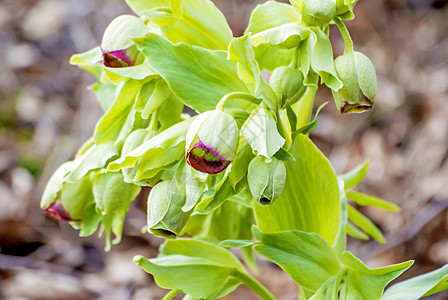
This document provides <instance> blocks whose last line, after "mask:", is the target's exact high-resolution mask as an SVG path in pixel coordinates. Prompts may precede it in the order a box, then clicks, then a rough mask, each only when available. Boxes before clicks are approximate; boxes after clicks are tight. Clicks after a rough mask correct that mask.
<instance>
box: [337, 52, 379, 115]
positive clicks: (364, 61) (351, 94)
mask: <svg viewBox="0 0 448 300" xmlns="http://www.w3.org/2000/svg"><path fill="white" fill-rule="evenodd" d="M335 68H336V72H337V75H338V77H339V79H340V80H341V81H342V83H343V84H344V86H343V87H342V88H341V89H339V90H338V91H337V92H335V91H332V93H333V97H334V100H335V102H336V106H337V107H338V109H339V110H340V111H341V113H352V112H363V111H366V110H368V109H370V108H371V107H372V105H373V101H374V99H375V96H376V89H377V82H376V74H375V68H374V67H373V64H372V62H371V61H370V60H369V58H368V57H367V56H365V55H364V54H362V53H361V52H357V51H354V52H348V53H345V54H343V55H341V56H339V57H338V58H336V60H335Z"/></svg>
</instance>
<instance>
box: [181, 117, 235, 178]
mask: <svg viewBox="0 0 448 300" xmlns="http://www.w3.org/2000/svg"><path fill="white" fill-rule="evenodd" d="M237 147H238V126H237V124H236V122H235V120H234V119H233V118H232V117H231V116H229V115H228V114H226V113H224V112H222V111H219V110H213V111H207V112H205V113H202V114H201V115H199V116H198V117H197V118H196V119H195V120H194V121H193V123H192V124H191V126H190V129H189V130H188V132H187V137H186V153H187V154H186V160H187V163H188V164H189V165H190V166H192V167H193V168H194V169H195V170H198V171H200V172H203V173H207V174H217V173H219V172H222V171H223V170H224V169H225V168H227V166H228V165H229V164H230V163H231V162H232V161H233V159H234V158H235V153H236V150H237Z"/></svg>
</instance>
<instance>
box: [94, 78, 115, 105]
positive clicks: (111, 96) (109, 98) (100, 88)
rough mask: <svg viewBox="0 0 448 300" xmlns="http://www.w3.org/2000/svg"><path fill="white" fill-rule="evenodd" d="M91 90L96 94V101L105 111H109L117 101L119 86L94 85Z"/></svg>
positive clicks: (108, 84) (111, 84)
mask: <svg viewBox="0 0 448 300" xmlns="http://www.w3.org/2000/svg"><path fill="white" fill-rule="evenodd" d="M89 89H91V90H92V91H94V92H95V96H96V99H97V100H98V102H99V103H100V105H101V108H102V109H103V111H107V110H108V109H109V108H110V106H111V105H112V103H113V102H114V100H115V91H116V89H117V86H116V85H115V84H113V83H110V82H108V83H99V82H97V83H94V84H92V85H91V86H90V87H89Z"/></svg>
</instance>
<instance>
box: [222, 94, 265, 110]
mask: <svg viewBox="0 0 448 300" xmlns="http://www.w3.org/2000/svg"><path fill="white" fill-rule="evenodd" d="M233 99H238V100H244V101H247V102H250V103H254V104H256V105H258V104H260V103H261V99H260V98H257V97H255V96H254V95H251V94H248V93H241V92H233V93H230V94H227V95H225V96H224V97H222V98H221V100H219V102H218V104H216V109H217V110H220V111H224V105H226V103H227V101H229V100H233Z"/></svg>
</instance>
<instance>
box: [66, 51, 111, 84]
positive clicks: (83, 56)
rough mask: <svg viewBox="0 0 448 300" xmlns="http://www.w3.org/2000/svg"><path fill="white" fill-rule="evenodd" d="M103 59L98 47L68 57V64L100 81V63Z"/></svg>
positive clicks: (101, 72)
mask: <svg viewBox="0 0 448 300" xmlns="http://www.w3.org/2000/svg"><path fill="white" fill-rule="evenodd" d="M102 59H103V56H102V53H101V48H100V47H99V46H97V47H95V48H93V49H90V50H88V51H86V52H82V53H78V54H73V55H72V57H70V64H72V65H75V66H78V67H79V68H80V69H83V70H86V71H87V72H90V73H92V74H93V75H94V76H95V77H96V78H97V79H100V78H101V77H102V74H103V68H102V66H101V64H100V63H101V61H102Z"/></svg>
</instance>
